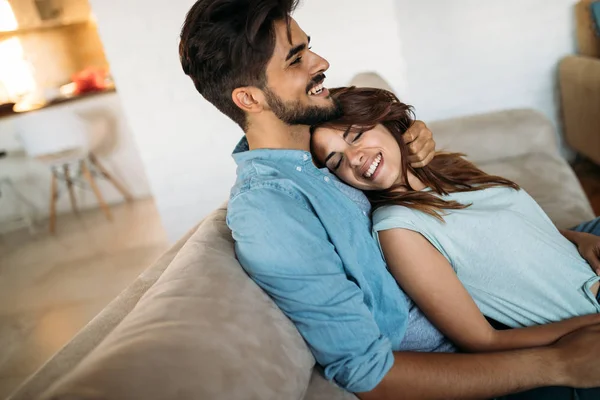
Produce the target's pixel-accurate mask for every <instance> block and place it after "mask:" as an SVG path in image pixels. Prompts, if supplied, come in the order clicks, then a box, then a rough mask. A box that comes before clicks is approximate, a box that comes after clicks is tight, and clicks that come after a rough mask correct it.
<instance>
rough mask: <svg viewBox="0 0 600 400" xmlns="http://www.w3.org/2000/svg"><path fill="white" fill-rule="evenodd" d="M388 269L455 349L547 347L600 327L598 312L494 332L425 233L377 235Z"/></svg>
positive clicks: (402, 231)
mask: <svg viewBox="0 0 600 400" xmlns="http://www.w3.org/2000/svg"><path fill="white" fill-rule="evenodd" d="M379 241H380V243H381V247H382V249H383V252H384V254H385V259H386V260H387V264H388V267H389V269H390V272H391V273H392V275H393V276H394V278H395V279H396V280H397V281H398V283H399V284H400V286H402V288H403V289H404V290H405V291H406V293H407V294H408V296H410V297H411V298H412V299H413V300H414V302H415V303H416V304H417V305H418V306H419V308H420V309H421V310H422V311H423V312H424V313H425V315H427V317H428V318H429V320H430V321H431V322H432V323H433V324H434V325H435V326H436V327H437V328H438V329H439V330H440V331H441V332H443V333H444V334H445V335H446V336H447V337H448V338H449V339H450V340H452V341H453V342H454V343H455V344H456V345H457V346H459V347H461V348H462V349H464V350H467V351H472V352H489V351H499V350H510V349H521V348H530V347H537V346H545V345H548V344H551V343H554V342H555V341H557V340H558V339H559V338H561V337H562V336H564V335H566V334H568V333H570V332H572V331H574V330H577V329H579V328H582V327H585V326H588V325H591V324H595V323H600V314H594V315H589V316H585V317H577V318H572V319H569V320H565V321H561V322H557V323H553V324H548V325H542V326H535V327H530V328H518V329H510V330H505V331H499V330H495V329H494V328H492V327H491V326H490V324H489V323H488V322H487V320H486V319H485V318H484V316H483V315H482V314H481V312H480V311H479V308H478V307H477V305H476V304H475V302H474V301H473V299H472V298H471V296H470V295H469V293H468V292H467V291H466V289H465V288H464V286H463V285H462V284H461V282H460V281H459V279H458V277H457V276H456V273H455V272H454V270H453V269H452V267H451V266H450V263H449V262H448V261H447V260H446V258H445V257H444V256H443V255H442V254H440V252H438V251H437V249H436V248H435V247H434V246H433V245H431V243H429V241H428V240H427V239H425V238H424V237H423V236H422V235H421V234H419V233H416V232H414V231H410V230H407V229H390V230H386V231H381V232H379Z"/></svg>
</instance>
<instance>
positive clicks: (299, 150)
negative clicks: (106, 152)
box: [180, 0, 600, 399]
mask: <svg viewBox="0 0 600 400" xmlns="http://www.w3.org/2000/svg"><path fill="white" fill-rule="evenodd" d="M296 3H297V0H199V1H197V2H196V4H195V5H194V6H193V7H192V9H191V10H190V12H189V13H188V16H187V18H186V21H185V24H184V26H183V29H182V33H181V43H180V55H181V62H182V65H183V69H184V71H185V73H186V74H187V75H189V76H190V77H191V78H192V80H193V82H194V84H195V86H196V88H197V89H198V91H199V92H200V93H201V94H202V95H203V96H204V97H205V98H206V99H207V100H209V101H210V102H212V103H213V104H214V105H215V106H216V107H217V108H218V109H219V110H221V111H222V112H223V113H224V114H226V115H227V116H229V117H230V118H231V119H232V120H234V121H235V122H236V123H237V124H238V125H240V127H241V128H242V129H243V130H244V132H245V138H246V139H247V142H246V141H242V142H241V143H240V145H239V146H238V148H237V149H236V151H235V154H234V158H235V161H236V163H237V164H238V179H237V182H236V184H235V186H234V187H233V189H232V192H231V198H230V203H229V209H228V217H227V219H228V224H229V226H230V228H231V230H232V233H233V236H234V239H235V240H236V253H237V256H238V258H239V260H240V263H241V264H242V266H243V267H244V269H245V270H246V271H247V272H248V274H249V275H250V276H251V277H252V279H254V280H255V281H256V282H257V283H258V284H259V285H260V286H261V287H262V288H263V289H264V290H265V291H266V292H267V293H268V294H269V295H270V296H271V297H272V298H273V299H274V300H275V302H276V303H277V305H278V306H279V307H280V308H281V309H282V310H283V311H284V312H285V313H286V315H288V317H289V318H290V319H291V320H292V321H293V322H294V323H295V324H296V327H297V328H298V330H299V331H300V333H301V334H302V335H303V337H304V339H305V340H306V342H307V343H308V344H309V346H310V348H311V350H312V352H313V354H314V355H315V358H316V359H317V361H318V362H319V364H321V365H322V366H323V367H324V373H325V375H326V377H327V378H329V379H334V380H335V381H336V382H338V383H339V384H340V385H342V386H343V387H345V388H346V389H348V390H350V391H353V392H355V393H357V395H358V396H359V397H360V398H361V399H392V398H399V397H402V398H410V399H418V398H443V399H448V398H461V399H464V398H489V397H494V396H499V395H504V394H507V393H514V392H519V391H523V390H528V389H532V388H536V387H542V386H573V387H595V386H600V362H598V359H599V357H600V343H599V341H598V340H597V338H598V335H599V334H600V325H599V326H594V327H590V328H588V329H585V330H582V331H581V332H578V333H575V334H572V335H570V336H568V337H565V338H564V339H563V340H561V341H560V342H559V343H557V344H556V345H554V346H551V347H546V348H537V349H528V350H523V351H512V352H503V353H494V354H440V353H402V352H398V351H396V352H394V351H393V350H397V349H399V348H400V342H401V341H402V340H403V337H404V335H405V333H406V331H407V325H408V318H409V305H408V304H409V303H408V300H407V298H406V296H405V295H404V293H403V292H402V291H401V290H400V288H399V287H398V285H397V284H396V282H395V281H394V280H393V278H392V277H391V275H390V274H389V273H388V272H387V270H386V267H385V264H384V262H383V260H382V258H381V255H380V252H379V249H378V248H377V246H376V244H375V242H374V241H373V239H372V238H371V235H370V230H369V224H370V221H369V216H368V206H365V207H361V205H362V204H364V197H362V194H361V193H360V192H357V191H353V190H352V189H350V188H348V187H345V186H343V185H341V184H340V183H339V182H337V181H335V180H334V179H333V177H332V176H330V175H328V174H327V173H325V172H323V171H320V170H319V169H317V168H316V167H315V166H314V165H313V163H312V159H311V156H310V153H309V142H310V135H309V128H308V126H309V125H311V124H313V123H316V122H318V121H320V120H323V119H327V118H332V117H333V116H335V115H336V114H337V113H338V112H339V110H338V108H337V106H336V104H335V103H334V102H333V100H332V99H331V98H330V97H329V95H328V90H327V89H326V88H325V87H324V86H323V83H324V80H325V75H324V72H325V71H326V70H327V69H328V67H329V65H328V63H327V61H325V60H324V59H323V58H321V57H320V56H318V55H317V54H315V53H313V52H312V51H311V49H310V38H309V37H308V36H307V35H306V34H305V33H304V32H303V31H302V29H300V27H299V26H298V24H297V23H296V21H294V20H293V19H292V18H291V17H290V14H291V13H292V11H293V10H294V8H295V6H296ZM421 128H422V126H421ZM423 132H424V129H419V128H416V130H413V131H412V132H408V133H409V134H410V135H412V136H416V137H418V139H417V140H416V141H415V144H414V146H413V147H415V148H416V150H417V153H418V154H416V157H415V159H416V160H418V159H419V158H423V160H422V162H423V163H427V162H428V161H429V159H430V158H431V156H430V155H429V154H430V153H431V152H432V151H433V143H432V141H430V140H429V137H428V133H423ZM248 150H251V151H248ZM424 154H426V155H429V156H426V155H424ZM423 326H424V327H425V325H423Z"/></svg>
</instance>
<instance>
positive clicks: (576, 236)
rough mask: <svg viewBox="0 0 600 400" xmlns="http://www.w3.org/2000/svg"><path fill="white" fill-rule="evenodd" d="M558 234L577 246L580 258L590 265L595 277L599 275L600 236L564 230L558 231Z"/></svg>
mask: <svg viewBox="0 0 600 400" xmlns="http://www.w3.org/2000/svg"><path fill="white" fill-rule="evenodd" d="M560 233H562V235H563V236H564V237H566V238H567V239H568V240H570V241H571V242H572V243H573V244H574V245H575V246H577V249H578V250H579V254H581V257H583V258H584V259H585V260H586V261H587V262H588V264H590V267H592V269H593V270H594V271H595V272H596V274H597V275H600V236H596V235H593V234H591V233H586V232H575V231H569V230H566V229H560Z"/></svg>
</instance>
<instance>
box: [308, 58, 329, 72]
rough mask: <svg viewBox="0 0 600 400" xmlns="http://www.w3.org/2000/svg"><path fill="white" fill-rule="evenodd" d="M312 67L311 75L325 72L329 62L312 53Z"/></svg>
mask: <svg viewBox="0 0 600 400" xmlns="http://www.w3.org/2000/svg"><path fill="white" fill-rule="evenodd" d="M313 56H314V58H313V66H312V68H311V73H312V74H318V73H320V72H325V71H327V70H328V69H329V62H328V61H327V60H326V59H324V58H323V57H321V56H320V55H318V54H317V53H313Z"/></svg>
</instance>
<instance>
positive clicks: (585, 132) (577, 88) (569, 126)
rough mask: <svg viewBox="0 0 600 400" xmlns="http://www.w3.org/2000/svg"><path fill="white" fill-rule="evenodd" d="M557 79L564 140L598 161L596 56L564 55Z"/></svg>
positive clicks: (599, 70) (599, 67) (599, 74)
mask: <svg viewBox="0 0 600 400" xmlns="http://www.w3.org/2000/svg"><path fill="white" fill-rule="evenodd" d="M559 81H560V95H561V106H562V117H563V123H564V129H565V136H566V139H567V143H568V144H569V145H570V146H571V147H573V148H574V149H575V150H577V151H578V152H579V153H581V154H583V155H585V156H586V157H588V158H590V159H591V160H593V161H595V162H596V163H598V164H600V59H596V58H589V57H579V56H570V57H566V58H564V59H563V60H562V61H561V63H560V67H559Z"/></svg>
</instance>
